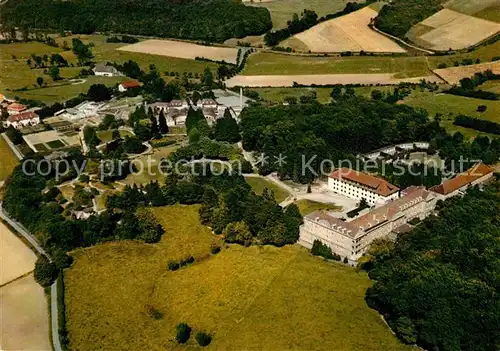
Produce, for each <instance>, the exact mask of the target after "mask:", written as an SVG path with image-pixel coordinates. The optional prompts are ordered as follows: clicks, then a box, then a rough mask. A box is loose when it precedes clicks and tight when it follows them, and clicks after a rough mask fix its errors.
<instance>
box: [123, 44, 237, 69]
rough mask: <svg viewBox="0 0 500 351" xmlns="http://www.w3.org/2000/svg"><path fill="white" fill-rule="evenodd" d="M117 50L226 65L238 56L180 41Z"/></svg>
mask: <svg viewBox="0 0 500 351" xmlns="http://www.w3.org/2000/svg"><path fill="white" fill-rule="evenodd" d="M117 50H120V51H128V52H139V53H143V54H152V55H161V56H170V57H177V58H184V59H193V60H194V59H195V58H196V57H204V58H207V59H210V60H214V61H226V62H228V63H236V57H237V55H238V49H235V48H223V47H218V46H205V45H198V44H192V43H187V42H182V41H174V40H156V39H152V40H145V41H141V42H139V43H136V44H131V45H126V46H122V47H120V48H118V49H117Z"/></svg>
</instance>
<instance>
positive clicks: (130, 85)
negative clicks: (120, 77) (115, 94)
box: [118, 80, 141, 93]
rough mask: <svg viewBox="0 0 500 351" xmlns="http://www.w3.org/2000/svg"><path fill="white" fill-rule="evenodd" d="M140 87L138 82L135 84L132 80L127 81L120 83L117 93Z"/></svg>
mask: <svg viewBox="0 0 500 351" xmlns="http://www.w3.org/2000/svg"><path fill="white" fill-rule="evenodd" d="M140 86H141V84H140V83H139V82H136V81H133V80H127V81H125V82H122V83H120V85H118V91H119V92H120V93H124V92H126V91H127V90H129V89H133V88H139V87H140Z"/></svg>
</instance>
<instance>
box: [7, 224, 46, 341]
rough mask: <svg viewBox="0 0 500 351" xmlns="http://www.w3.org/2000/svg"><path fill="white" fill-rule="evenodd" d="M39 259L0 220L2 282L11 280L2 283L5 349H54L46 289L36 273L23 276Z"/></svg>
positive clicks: (32, 268) (31, 269)
mask: <svg viewBox="0 0 500 351" xmlns="http://www.w3.org/2000/svg"><path fill="white" fill-rule="evenodd" d="M35 261H36V256H35V254H34V253H33V252H32V251H31V250H30V249H29V248H28V247H27V246H26V245H25V244H24V243H23V242H22V241H21V240H20V239H19V238H18V237H17V236H16V235H14V233H12V232H11V231H10V229H8V228H7V227H6V226H5V225H4V224H3V223H2V222H0V269H1V272H0V285H3V284H6V283H7V284H6V285H4V286H2V287H0V326H1V328H0V348H1V349H2V350H52V348H51V346H50V343H49V321H48V314H47V301H46V299H45V293H44V291H43V288H42V287H41V286H40V285H38V284H37V283H36V282H35V280H34V279H33V274H32V273H31V274H28V275H26V276H24V277H23V275H25V274H27V273H28V272H31V271H33V270H34V268H35ZM20 277H22V278H20ZM17 278H20V279H17ZM14 279H17V280H14ZM13 280H14V281H13Z"/></svg>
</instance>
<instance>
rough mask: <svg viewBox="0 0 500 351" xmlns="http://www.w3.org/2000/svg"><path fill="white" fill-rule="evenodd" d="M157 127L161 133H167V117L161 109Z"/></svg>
mask: <svg viewBox="0 0 500 351" xmlns="http://www.w3.org/2000/svg"><path fill="white" fill-rule="evenodd" d="M158 127H159V129H160V133H161V134H168V125H167V119H166V118H165V114H164V113H163V110H160V115H159V116H158Z"/></svg>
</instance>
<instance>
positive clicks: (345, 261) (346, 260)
mask: <svg viewBox="0 0 500 351" xmlns="http://www.w3.org/2000/svg"><path fill="white" fill-rule="evenodd" d="M344 263H345V264H347V263H349V259H348V258H347V256H346V257H344Z"/></svg>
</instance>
